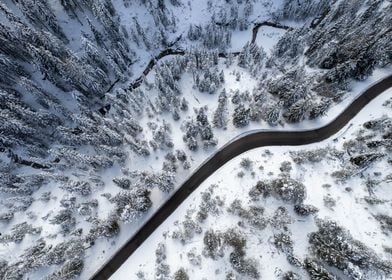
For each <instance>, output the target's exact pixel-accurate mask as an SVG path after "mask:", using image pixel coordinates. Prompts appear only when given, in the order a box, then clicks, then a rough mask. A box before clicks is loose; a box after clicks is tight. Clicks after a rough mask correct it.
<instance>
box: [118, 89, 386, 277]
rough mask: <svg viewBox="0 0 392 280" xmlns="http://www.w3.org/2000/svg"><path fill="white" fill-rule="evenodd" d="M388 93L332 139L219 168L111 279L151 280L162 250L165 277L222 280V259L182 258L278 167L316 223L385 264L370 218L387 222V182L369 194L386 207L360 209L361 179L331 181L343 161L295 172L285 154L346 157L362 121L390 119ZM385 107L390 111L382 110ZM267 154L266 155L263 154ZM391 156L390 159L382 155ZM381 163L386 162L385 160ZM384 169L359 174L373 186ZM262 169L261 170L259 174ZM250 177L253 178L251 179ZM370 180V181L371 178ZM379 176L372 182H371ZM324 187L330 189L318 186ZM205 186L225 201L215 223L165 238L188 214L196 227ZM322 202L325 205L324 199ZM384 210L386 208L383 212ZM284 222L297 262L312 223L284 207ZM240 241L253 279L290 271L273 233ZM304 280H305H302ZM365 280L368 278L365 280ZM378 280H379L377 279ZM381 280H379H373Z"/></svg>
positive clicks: (269, 210)
mask: <svg viewBox="0 0 392 280" xmlns="http://www.w3.org/2000/svg"><path fill="white" fill-rule="evenodd" d="M391 98H392V90H391V89H390V90H387V91H386V92H384V93H383V94H382V95H380V96H379V97H378V98H376V99H375V100H373V101H372V102H371V103H370V104H368V105H367V106H366V107H365V108H364V109H363V110H362V111H361V112H360V113H359V114H358V115H357V116H356V117H354V119H353V120H352V121H350V123H349V124H347V125H346V127H344V128H343V129H342V130H341V131H340V132H338V133H337V134H336V135H334V136H332V137H330V138H329V139H327V140H325V141H322V142H320V143H315V144H311V145H306V146H299V147H270V148H268V147H266V148H259V149H254V150H251V151H249V152H246V153H244V154H242V155H241V156H238V157H237V158H235V159H233V160H231V161H230V162H228V163H226V164H225V165H224V166H223V167H222V168H220V169H219V170H218V171H217V172H215V173H214V174H213V175H211V176H210V177H209V178H208V179H207V180H206V181H205V182H204V183H203V184H202V185H201V186H200V187H199V188H198V189H197V190H196V191H195V192H194V193H193V194H191V196H190V197H189V198H188V199H187V200H186V201H185V202H184V203H183V204H182V205H181V206H180V207H179V208H178V209H176V211H175V212H174V213H173V214H172V215H171V216H170V217H169V218H168V219H167V220H166V221H165V222H164V223H163V224H162V225H161V226H160V227H159V228H158V229H157V230H156V231H155V232H154V233H153V234H152V235H151V236H150V237H149V238H148V239H147V241H146V242H144V243H143V244H142V245H141V246H140V247H139V248H138V250H137V251H136V252H135V253H134V254H133V255H132V256H131V257H130V258H129V259H128V260H127V261H126V262H125V263H124V264H123V265H122V266H121V268H120V269H119V270H118V271H117V272H116V273H115V274H114V275H113V276H112V278H111V279H125V278H129V277H131V278H132V277H135V273H137V272H138V271H140V270H141V271H143V272H144V273H145V276H146V279H150V278H151V277H153V275H154V273H155V272H154V271H155V268H154V267H155V259H154V257H153V256H154V251H155V249H156V248H157V245H158V243H160V242H163V243H164V244H165V245H166V255H167V259H166V263H167V264H168V265H170V271H171V273H174V272H175V271H177V270H178V269H179V268H180V267H183V268H185V270H186V271H187V273H188V275H189V276H190V279H224V278H225V274H226V273H227V272H228V271H229V270H230V263H228V260H227V259H228V257H227V256H226V257H225V258H224V260H218V261H214V260H212V259H211V258H204V257H203V258H202V262H201V265H200V266H195V265H192V264H190V263H189V260H188V258H187V253H188V252H190V251H191V250H193V251H195V253H196V255H201V254H202V248H203V236H204V233H205V231H206V230H208V229H209V228H212V229H214V230H215V231H221V232H223V231H225V230H227V229H228V228H232V227H235V228H238V225H237V223H238V221H239V220H240V219H238V217H235V216H233V215H231V214H228V213H227V212H226V211H225V210H224V209H225V208H226V207H229V205H230V204H231V203H232V201H233V200H234V199H236V198H238V199H240V200H241V201H242V203H243V206H244V208H247V207H248V206H249V205H252V202H251V201H250V200H249V197H248V192H249V190H250V189H251V187H253V186H254V185H255V184H256V182H257V181H258V180H268V179H273V178H276V177H277V175H278V174H279V173H280V170H279V168H280V166H281V163H282V162H283V161H288V162H290V163H291V164H292V167H293V169H292V171H291V172H290V176H291V178H294V179H296V180H299V181H301V182H302V183H303V184H304V185H305V187H306V193H307V196H306V199H305V201H304V203H305V204H311V205H313V206H315V207H317V208H318V209H319V212H318V213H317V214H316V215H317V217H318V218H321V219H332V220H334V221H336V222H337V223H338V224H339V225H342V226H344V227H345V228H347V229H348V230H349V232H350V233H351V235H352V236H353V238H354V239H357V240H359V241H361V242H363V243H364V244H365V245H366V246H368V247H370V248H372V249H373V250H374V251H375V252H376V253H377V254H378V255H379V256H380V257H381V258H383V259H386V258H390V255H389V256H388V254H387V253H385V251H384V248H385V247H391V246H392V240H391V239H390V237H389V236H388V235H386V234H385V233H384V232H383V231H382V230H381V229H380V224H379V222H377V220H376V219H375V218H374V215H376V214H379V213H383V214H385V215H391V214H392V213H391V211H390V207H386V206H387V204H389V203H390V201H391V199H392V194H391V192H390V191H389V190H388V189H389V188H390V186H391V185H390V181H389V182H388V181H384V182H383V181H381V182H380V184H379V185H377V189H376V190H375V196H376V197H378V198H380V199H382V200H385V201H387V202H386V204H381V205H370V204H367V203H366V202H365V201H364V197H367V196H369V193H368V190H367V188H366V184H365V181H366V180H365V179H366V178H363V176H360V175H355V176H352V178H349V179H348V180H347V182H346V183H337V182H336V180H334V178H332V177H331V173H332V172H334V171H338V170H341V168H343V166H342V163H343V162H342V159H339V158H331V157H327V158H325V159H323V160H321V161H320V162H317V163H310V164H309V163H308V164H302V165H299V164H296V163H294V162H293V158H292V157H291V156H290V153H291V152H295V151H301V150H306V151H310V150H316V149H320V148H323V149H325V148H327V149H333V148H336V149H338V150H343V151H344V150H345V148H344V146H343V144H344V143H345V142H348V141H349V140H350V139H355V138H356V137H357V133H358V131H360V130H361V129H363V128H362V125H363V123H365V122H366V121H369V120H376V119H378V118H381V117H383V116H386V117H388V118H389V120H390V118H391V117H392V114H391V108H390V107H387V106H383V104H384V103H385V102H386V101H387V100H391ZM389 106H390V105H389ZM267 150H268V151H269V152H270V154H269V153H266V151H267ZM389 156H390V154H389ZM244 158H249V159H250V160H251V161H252V162H253V163H252V168H251V169H252V170H251V171H249V170H248V171H247V170H244V169H243V168H242V167H241V166H240V163H241V161H242V160H243V159H244ZM387 158H388V157H387ZM389 165H390V163H387V159H384V160H381V161H379V162H376V163H374V164H373V165H371V166H370V167H369V169H368V170H366V172H365V171H363V170H362V172H365V175H366V176H370V179H377V178H379V179H378V180H380V179H381V178H383V177H385V176H386V175H390V174H388V172H390V167H388V166H389ZM261 166H262V169H260V167H261ZM241 171H242V172H244V176H243V177H239V176H237V174H238V173H239V172H241ZM252 171H253V172H252ZM375 174H376V175H375ZM377 176H378V177H377ZM325 184H329V186H328V185H325ZM211 185H217V186H216V188H215V189H214V193H213V196H214V197H215V196H216V195H218V196H219V197H220V198H221V199H223V200H224V202H225V203H224V205H225V206H224V207H221V210H222V211H221V212H220V213H219V214H217V215H213V214H210V215H209V216H208V218H207V219H206V220H205V221H204V222H203V223H201V224H200V225H201V226H202V229H203V233H200V234H195V235H194V236H193V237H191V238H190V239H189V240H187V241H186V242H185V244H183V243H181V242H179V241H178V240H174V239H172V238H171V235H172V234H173V232H174V231H175V230H176V229H178V228H180V227H181V226H179V225H178V224H180V223H181V222H182V221H184V215H185V214H186V213H188V215H190V216H191V217H192V218H191V219H192V220H194V221H196V220H195V215H194V213H193V212H194V211H196V212H197V209H198V207H199V205H200V204H201V202H202V193H203V192H206V191H207V190H208V188H209V187H210V186H211ZM326 197H330V198H332V200H334V201H335V204H336V205H335V206H333V207H328V206H327V205H326V202H325V198H326ZM327 200H328V199H327ZM260 205H261V206H262V207H264V209H265V214H264V215H265V216H271V215H272V214H273V211H274V210H275V209H276V208H277V207H278V206H284V207H287V204H285V203H282V201H278V200H276V199H268V200H264V201H263V202H262V203H261V204H260ZM385 207H386V208H385ZM288 210H289V213H290V216H291V217H293V220H292V223H291V224H290V225H289V229H290V231H291V233H292V239H293V241H294V252H295V254H296V256H298V257H299V258H300V259H303V258H304V257H305V254H307V252H308V251H307V247H308V245H309V243H308V233H310V232H314V231H316V230H317V227H316V225H315V223H314V219H313V218H310V217H305V218H302V217H298V216H295V214H293V213H294V212H293V210H292V209H291V207H288ZM241 230H242V231H243V232H245V233H244V234H245V235H246V239H247V246H246V250H247V251H246V253H247V255H248V256H249V257H254V258H255V259H256V260H257V263H258V264H259V267H258V268H259V271H260V274H261V278H262V279H277V278H278V277H279V275H282V273H283V272H286V271H288V270H290V269H291V270H292V269H293V267H291V266H290V264H289V263H288V262H287V260H286V258H285V255H284V254H283V253H281V252H279V251H278V250H277V249H276V248H275V247H274V246H273V245H272V243H271V238H272V237H271V236H273V234H274V232H275V233H276V231H275V230H274V229H273V228H271V227H267V228H266V229H265V230H264V231H263V232H261V233H258V231H257V230H256V229H255V228H253V227H251V226H249V227H247V226H245V227H243V228H241ZM296 272H297V273H299V274H300V275H302V276H306V275H305V274H304V272H303V271H301V270H298V269H297V271H296ZM304 279H307V278H304ZM367 279H369V278H367ZM377 279H378V278H377ZM380 279H386V278H380Z"/></svg>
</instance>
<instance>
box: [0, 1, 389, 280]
mask: <svg viewBox="0 0 392 280" xmlns="http://www.w3.org/2000/svg"><path fill="white" fill-rule="evenodd" d="M195 2H198V1H195ZM280 4H281V5H280ZM0 14H1V16H0V192H1V195H0V223H1V235H0V246H1V248H0V278H1V279H23V278H24V279H26V278H28V277H29V278H30V279H33V278H42V277H44V279H72V278H77V277H79V275H80V273H82V272H83V269H84V267H85V266H84V262H85V259H86V258H91V253H90V252H91V250H95V249H94V248H95V247H98V246H99V247H98V248H99V250H100V251H99V252H101V254H102V255H103V256H105V258H108V257H109V255H107V254H108V253H107V252H111V253H112V252H113V251H110V250H105V248H108V247H110V246H112V245H113V244H111V243H112V242H113V241H115V240H116V237H117V236H118V235H119V234H120V231H121V229H122V228H123V227H125V226H126V224H129V223H130V224H132V223H133V222H134V221H135V220H139V219H141V218H142V217H144V215H145V213H146V212H148V211H149V210H150V208H151V207H152V206H153V203H154V199H153V198H152V195H151V193H152V192H156V191H157V190H159V192H160V193H161V195H163V196H165V195H167V194H168V193H170V192H171V191H172V190H173V189H175V187H176V186H177V185H178V183H179V182H180V176H183V175H181V174H189V171H190V170H191V169H192V168H193V165H194V162H193V161H194V160H193V157H195V158H196V157H197V154H198V153H207V154H209V153H211V152H213V151H214V150H215V149H216V148H217V147H218V146H219V145H223V144H224V142H223V143H222V140H221V139H223V138H222V137H223V136H222V135H223V134H224V133H227V134H228V135H230V137H234V136H235V135H236V134H235V132H236V131H237V130H238V132H240V131H241V132H242V131H244V129H246V128H247V127H251V126H252V127H255V126H256V127H259V128H265V127H276V126H279V127H283V126H285V125H287V124H290V123H299V122H301V121H303V120H312V119H317V118H319V117H321V116H323V115H324V114H325V113H326V112H327V111H328V110H329V108H331V107H332V106H335V105H336V106H337V105H338V104H339V103H340V102H341V101H342V100H343V99H345V98H347V97H349V96H350V94H351V87H350V86H351V83H352V82H353V81H364V80H366V78H367V77H368V76H370V75H371V74H372V73H373V71H374V70H375V69H380V68H384V69H385V68H386V69H388V67H390V64H391V61H392V45H391V41H392V5H391V3H390V1H386V0H384V1H383V0H367V1H363V0H348V1H337V0H318V1H310V0H300V1H297V0H295V1H294V0H284V1H282V3H279V5H278V4H277V3H274V1H265V0H264V1H263V0H225V1H223V0H222V1H212V0H208V1H200V3H191V2H188V1H182V0H170V1H169V0H158V1H152V0H135V1H130V0H122V1H121V0H113V1H111V0H60V1H59V0H55V1H45V0H34V1H33V0H3V1H2V2H1V3H0ZM192 15H196V16H194V17H192ZM263 21H269V22H274V23H282V24H285V25H287V26H289V28H286V29H285V30H284V32H283V34H282V35H281V36H280V37H279V38H278V39H277V43H276V45H274V47H273V49H272V50H271V51H267V50H265V49H264V48H263V46H262V45H260V44H257V43H255V42H252V41H251V40H250V38H251V32H252V28H253V27H254V26H255V25H256V24H257V23H260V22H263ZM238 32H247V33H249V41H248V42H246V43H245V44H244V46H243V47H242V49H240V50H238V51H236V50H234V51H233V50H232V49H231V44H232V42H233V40H235V36H236V34H237V33H238ZM165 51H166V52H167V53H168V54H171V55H167V56H164V57H163V56H162V59H159V58H161V57H160V54H162V52H165ZM150 60H151V61H152V62H153V65H152V66H151V67H150V68H148V67H147V68H145V67H146V66H148V63H149V61H150ZM143 70H144V72H143ZM146 70H148V71H146ZM232 80H233V81H235V82H236V83H238V84H241V83H243V84H248V87H249V89H247V86H244V87H241V88H244V89H243V90H242V89H239V88H232V87H231V86H230V85H231V82H230V83H229V82H228V81H232ZM248 80H251V81H252V82H251V83H247V82H246V81H248ZM190 92H192V93H190ZM193 93H195V94H197V96H196V95H195V94H193ZM200 100H202V101H200ZM203 100H204V101H203ZM195 163H198V161H197V160H195ZM187 172H188V173H187ZM181 178H183V177H181ZM128 228H129V227H128ZM119 245H121V244H115V247H116V246H117V247H116V248H118V246H119ZM9 254H11V257H9ZM105 254H106V255H105ZM102 262H103V260H102V259H101V260H100V263H99V262H97V261H96V260H95V262H94V265H91V267H90V268H89V269H90V270H89V272H88V273H90V274H91V273H92V272H93V271H94V270H95V269H97V268H98V266H99V265H101V264H102ZM88 276H90V275H86V277H88Z"/></svg>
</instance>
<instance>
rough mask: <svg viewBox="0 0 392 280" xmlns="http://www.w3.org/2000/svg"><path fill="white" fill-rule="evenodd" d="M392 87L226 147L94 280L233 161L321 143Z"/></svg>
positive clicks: (390, 81) (390, 80) (384, 85)
mask: <svg viewBox="0 0 392 280" xmlns="http://www.w3.org/2000/svg"><path fill="white" fill-rule="evenodd" d="M390 87H392V75H391V76H389V77H387V78H385V79H383V80H381V81H379V82H377V83H376V84H374V85H372V86H370V87H369V88H368V89H367V90H366V91H364V92H363V93H362V94H361V95H360V96H359V97H358V98H357V99H356V100H355V101H354V102H353V103H351V105H349V106H348V108H346V109H345V110H344V111H343V112H342V113H341V114H340V115H339V116H338V117H337V118H336V119H335V120H333V121H332V122H331V123H329V124H328V125H325V126H323V127H321V128H318V129H314V130H307V131H259V132H257V131H255V132H253V133H251V134H247V135H245V136H242V137H239V138H238V139H235V140H234V141H233V142H230V143H229V144H227V145H225V146H224V147H222V148H221V149H220V150H219V151H217V152H216V153H215V154H214V155H213V156H212V157H210V158H209V160H208V161H206V162H205V163H204V164H203V165H201V166H200V167H199V168H198V169H197V170H196V171H195V172H194V173H193V174H192V175H191V176H190V177H189V178H188V179H187V180H186V181H185V182H184V183H183V184H182V186H181V187H180V188H179V189H178V190H177V191H176V192H175V193H174V194H173V195H172V196H171V197H170V198H169V200H167V201H166V202H165V203H164V204H163V205H162V206H161V207H160V208H159V209H158V210H157V212H156V213H155V214H154V215H153V216H152V217H151V218H150V219H149V220H148V221H147V222H146V223H145V224H144V225H143V226H142V227H141V228H140V229H139V230H138V231H137V232H136V233H135V234H134V235H133V236H132V237H131V238H130V239H129V240H128V241H127V242H126V243H125V244H124V245H123V246H122V247H121V248H120V249H119V250H118V251H117V253H116V254H115V255H114V256H113V257H112V258H111V259H110V260H109V261H107V262H106V263H105V264H104V265H103V266H102V267H101V268H100V270H99V271H98V272H96V273H95V275H94V276H93V277H92V278H91V279H92V280H101V279H108V278H109V277H110V276H111V275H112V274H113V273H114V272H115V271H116V270H117V269H118V268H119V267H120V266H121V265H122V264H123V263H124V262H125V261H126V260H127V259H128V257H129V256H130V255H132V253H133V252H134V251H136V250H137V248H138V247H139V246H140V245H141V244H142V243H143V242H144V241H145V240H146V239H147V238H148V237H149V236H150V235H151V234H152V233H153V232H154V230H155V229H156V228H157V227H158V226H159V225H160V224H161V223H163V221H165V220H166V218H167V217H169V215H170V214H172V213H173V212H174V210H176V209H177V207H178V206H179V205H180V204H181V203H182V202H183V201H184V200H185V199H186V198H187V197H188V196H189V195H190V194H191V193H192V192H193V191H194V190H195V189H196V188H197V187H198V186H199V185H200V184H201V183H202V182H203V181H204V180H206V179H207V178H208V177H209V176H211V175H212V174H213V173H214V172H215V171H216V170H218V169H219V168H220V167H221V166H223V165H224V164H225V163H226V162H228V161H229V160H231V159H232V158H234V157H236V156H238V155H240V154H242V153H244V152H246V151H249V150H251V149H254V148H259V147H264V146H298V145H305V144H310V143H315V142H320V141H322V140H324V139H326V138H328V137H330V136H332V135H333V134H335V133H337V132H338V131H339V130H340V129H341V128H343V127H344V126H345V125H346V124H347V123H348V122H349V121H350V120H351V119H352V118H353V117H354V116H355V115H356V114H357V113H358V112H359V111H360V110H361V109H362V108H363V107H365V106H366V105H367V104H368V103H369V102H370V101H372V100H373V99H374V98H375V97H377V96H378V95H380V94H381V93H382V92H384V91H385V90H387V89H388V88H390Z"/></svg>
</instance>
